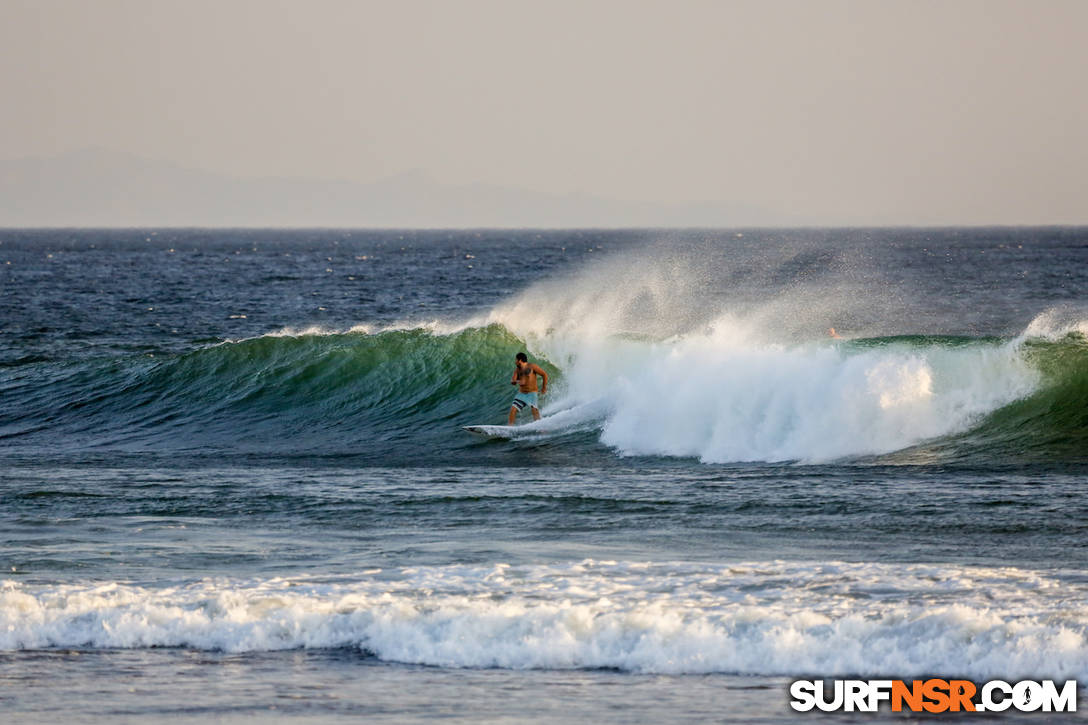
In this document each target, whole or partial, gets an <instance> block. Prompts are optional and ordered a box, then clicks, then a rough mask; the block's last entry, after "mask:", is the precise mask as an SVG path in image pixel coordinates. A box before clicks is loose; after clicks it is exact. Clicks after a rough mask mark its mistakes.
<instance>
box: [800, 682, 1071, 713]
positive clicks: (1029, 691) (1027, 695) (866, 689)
mask: <svg viewBox="0 0 1088 725" xmlns="http://www.w3.org/2000/svg"><path fill="white" fill-rule="evenodd" d="M825 685H826V686H825ZM790 697H791V698H792V699H791V700H790V707H792V708H793V709H794V710H797V711H798V712H808V711H809V710H812V709H814V708H815V709H817V710H822V711H823V712H835V711H837V710H842V711H845V712H877V710H879V709H880V706H881V704H882V703H885V702H886V703H888V704H889V705H890V706H891V709H892V712H901V711H903V710H909V711H911V712H929V713H938V712H1003V711H1005V710H1008V709H1009V708H1012V709H1014V710H1019V711H1020V712H1037V711H1038V712H1076V711H1077V681H1076V680H1066V682H1065V683H1064V684H1063V685H1062V686H1061V688H1060V689H1059V687H1058V686H1057V685H1056V684H1055V683H1054V681H1053V680H1041V681H1038V682H1036V681H1034V680H1021V681H1020V682H1016V683H1008V682H1005V681H1004V680H990V681H989V682H986V683H983V684H982V686H981V687H979V686H977V685H975V683H974V682H971V681H970V680H941V679H929V680H911V681H910V683H909V684H908V683H907V682H906V681H904V680H832V681H830V682H828V683H825V681H823V680H796V681H795V682H793V683H792V684H791V685H790Z"/></svg>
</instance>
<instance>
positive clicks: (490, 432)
mask: <svg viewBox="0 0 1088 725" xmlns="http://www.w3.org/2000/svg"><path fill="white" fill-rule="evenodd" d="M517 428H518V427H517V426H514V425H466V426H462V427H461V430H467V431H468V432H469V433H472V434H474V435H478V436H480V437H482V438H502V439H506V438H510V437H512V436H513V435H514V431H516V430H517Z"/></svg>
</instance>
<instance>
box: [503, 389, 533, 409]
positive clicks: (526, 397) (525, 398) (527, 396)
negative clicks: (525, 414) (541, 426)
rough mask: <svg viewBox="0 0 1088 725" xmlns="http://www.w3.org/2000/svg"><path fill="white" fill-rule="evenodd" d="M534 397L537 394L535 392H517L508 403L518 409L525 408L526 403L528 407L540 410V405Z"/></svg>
mask: <svg viewBox="0 0 1088 725" xmlns="http://www.w3.org/2000/svg"><path fill="white" fill-rule="evenodd" d="M536 397H537V396H536V393H535V392H533V393H518V394H517V395H515V396H514V402H513V403H511V404H510V405H512V406H514V407H515V408H517V409H518V410H525V406H526V405H528V406H529V407H530V408H536V409H537V410H540V406H539V405H538V404H537V402H536Z"/></svg>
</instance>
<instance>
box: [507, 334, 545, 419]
mask: <svg viewBox="0 0 1088 725" xmlns="http://www.w3.org/2000/svg"><path fill="white" fill-rule="evenodd" d="M514 360H515V364H516V367H515V368H514V375H513V377H511V378H510V384H511V385H517V386H518V390H519V391H520V392H519V393H518V394H517V395H515V396H514V402H513V403H511V404H510V425H514V422H515V421H516V420H517V419H518V411H520V410H522V409H524V408H525V406H526V405H528V406H529V407H530V408H531V409H532V412H533V420H540V406H539V405H538V404H537V394H538V392H539V394H540V395H544V394H545V393H547V392H548V373H546V372H544V369H543V368H541V367H540V366H539V365H535V364H533V363H531V362H529V356H528V355H526V354H525V353H523V352H519V353H518V354H517V356H516V357H515V358H514ZM537 375H539V376H541V377H542V378H544V382H543V384H542V385H541V386H540V390H539V391H537V386H536V376H537Z"/></svg>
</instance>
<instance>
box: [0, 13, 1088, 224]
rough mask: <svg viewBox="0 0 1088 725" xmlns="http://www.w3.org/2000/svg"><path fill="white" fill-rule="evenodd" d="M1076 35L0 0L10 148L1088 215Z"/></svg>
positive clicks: (246, 169) (914, 207) (683, 193)
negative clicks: (100, 151) (95, 150)
mask: <svg viewBox="0 0 1088 725" xmlns="http://www.w3.org/2000/svg"><path fill="white" fill-rule="evenodd" d="M1086 38H1088V2H1085V1H1081V0H1070V1H1069V2H1056V1H1053V2H1047V1H1045V0H1035V1H1030V2H1029V1H1025V2H1003V1H1001V0H977V1H956V0H940V1H937V2H923V1H911V2H881V1H879V0H865V1H861V2H847V1H820V2H817V1H815V0H801V1H798V2H784V1H783V2H776V1H767V0H759V1H758V2H729V1H726V0H720V1H710V2H696V1H690V0H688V1H685V0H669V1H667V2H666V1H664V0H662V1H661V2H635V1H632V0H625V1H617V2H604V1H594V0H578V1H574V2H567V1H557V0H549V1H548V2H540V1H539V0H538V1H536V2H518V1H515V0H502V1H495V2H485V1H480V0H463V1H452V0H451V1H447V2H412V1H410V0H409V1H405V0H398V1H396V2H393V1H390V2H332V1H322V2H315V1H314V0H306V1H305V2H303V1H302V0H299V1H298V2H272V1H270V0H261V1H253V2H240V1H238V0H212V1H204V0H177V1H176V2H175V1H168V0H132V1H123V0H67V1H65V0H29V1H23V0H0V103H2V104H3V111H2V113H0V158H4V159H10V158H18V157H28V156H49V155H55V154H58V153H62V152H66V151H71V150H75V149H81V148H86V147H101V148H106V149H112V150H118V151H126V152H131V153H135V154H139V155H141V156H145V157H149V158H154V159H164V160H170V161H173V162H176V163H180V164H182V165H185V166H189V167H193V168H199V169H207V170H210V171H215V172H220V173H227V174H233V175H240V176H247V177H268V176H290V177H307V178H334V179H346V180H355V181H364V182H365V181H372V180H376V179H379V178H381V177H384V176H388V175H392V174H398V173H402V172H406V171H410V170H423V171H425V172H427V173H428V174H429V175H430V176H432V177H433V178H434V179H436V180H437V181H440V182H443V183H449V184H463V183H471V182H486V183H491V184H500V185H505V186H510V187H518V188H524V189H529V190H536V191H545V192H558V193H567V192H585V193H588V194H593V195H599V196H603V197H609V198H614V199H621V200H645V201H656V202H691V201H717V202H729V203H737V204H750V205H754V206H758V207H764V208H768V209H774V210H780V211H782V212H785V213H788V214H790V215H792V216H794V217H797V218H802V219H805V220H808V221H811V222H813V223H828V224H837V223H847V224H867V223H913V224H941V223H967V224H979V223H1088V202H1086V199H1088V92H1086V88H1088V42H1086ZM559 221H561V220H559Z"/></svg>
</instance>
